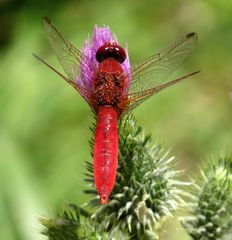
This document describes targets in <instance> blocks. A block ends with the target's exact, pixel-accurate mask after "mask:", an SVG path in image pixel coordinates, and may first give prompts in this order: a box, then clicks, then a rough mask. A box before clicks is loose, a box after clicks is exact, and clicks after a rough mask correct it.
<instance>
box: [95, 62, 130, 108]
mask: <svg viewBox="0 0 232 240" xmlns="http://www.w3.org/2000/svg"><path fill="white" fill-rule="evenodd" d="M124 89H125V74H124V71H123V68H122V66H121V64H120V63H119V62H118V61H116V60H114V59H113V58H108V59H106V60H104V61H103V62H101V63H100V64H99V67H98V69H97V72H96V77H95V79H94V96H95V103H96V104H95V108H96V111H98V108H99V107H100V106H103V105H111V106H113V107H114V108H115V109H116V110H117V111H119V105H120V102H121V99H122V94H123V92H124Z"/></svg>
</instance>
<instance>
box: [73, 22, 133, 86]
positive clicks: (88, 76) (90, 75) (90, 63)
mask: <svg viewBox="0 0 232 240" xmlns="http://www.w3.org/2000/svg"><path fill="white" fill-rule="evenodd" d="M106 42H116V43H118V41H117V38H116V36H115V35H114V34H113V33H112V32H111V31H110V28H109V27H108V26H104V27H98V26H95V27H94V31H93V37H92V40H91V41H90V40H89V39H88V40H85V43H84V47H83V49H82V54H83V60H82V62H81V64H80V78H79V79H77V82H78V83H79V84H81V86H83V87H85V88H86V89H88V90H91V89H92V86H93V79H94V74H95V72H96V69H97V68H98V62H97V60H96V52H97V50H98V48H99V47H101V46H102V45H104V44H105V43H106ZM125 51H126V60H125V61H124V62H123V63H122V67H123V69H124V71H125V73H126V75H127V76H128V77H127V79H128V81H127V85H128V87H129V81H130V78H129V76H130V62H129V56H128V51H127V46H126V48H125Z"/></svg>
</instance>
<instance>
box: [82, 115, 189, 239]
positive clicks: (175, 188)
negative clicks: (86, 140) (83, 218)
mask: <svg viewBox="0 0 232 240" xmlns="http://www.w3.org/2000/svg"><path fill="white" fill-rule="evenodd" d="M150 141H151V136H150V135H145V134H144V133H143V131H142V128H141V127H139V126H138V125H137V122H136V121H135V119H134V117H133V116H128V117H127V118H125V119H124V120H122V121H120V123H119V167H118V173H117V179H116V184H115V187H114V189H113V191H112V194H111V197H110V202H109V203H108V204H107V205H104V206H100V207H99V208H98V209H97V211H96V212H95V213H94V214H93V216H92V218H93V219H95V220H96V221H97V222H99V223H100V225H101V226H102V227H103V228H104V229H105V230H106V231H111V230H112V229H114V227H115V226H117V227H118V228H119V229H120V230H121V231H123V232H125V233H127V234H128V235H130V236H131V237H132V238H133V239H158V229H159V228H160V227H161V226H162V224H163V221H164V220H165V219H166V218H167V217H170V216H172V212H173V211H175V210H176V209H177V207H178V206H179V204H180V203H183V200H182V198H181V196H182V194H183V192H182V191H181V190H180V187H181V186H183V185H186V183H184V182H181V181H178V180H177V179H176V177H177V176H178V175H179V173H180V172H179V171H177V170H175V169H174V165H175V163H174V157H169V154H168V152H165V151H164V150H163V149H162V148H161V147H160V146H158V145H154V146H150ZM87 169H88V174H87V175H88V176H91V172H92V167H91V164H90V163H88V165H87ZM87 181H88V182H91V178H88V179H87ZM92 182H93V179H92ZM92 186H93V184H92ZM86 192H87V193H94V191H93V192H92V191H86ZM88 206H99V199H98V197H95V198H94V199H93V200H92V201H90V202H89V203H88ZM148 237H149V238H148Z"/></svg>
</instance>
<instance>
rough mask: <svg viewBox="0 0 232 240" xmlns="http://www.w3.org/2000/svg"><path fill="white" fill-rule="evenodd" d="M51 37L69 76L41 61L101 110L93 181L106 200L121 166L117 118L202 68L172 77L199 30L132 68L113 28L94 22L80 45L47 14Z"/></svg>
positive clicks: (190, 50) (98, 114)
mask: <svg viewBox="0 0 232 240" xmlns="http://www.w3.org/2000/svg"><path fill="white" fill-rule="evenodd" d="M44 27H45V31H46V34H47V37H48V40H49V42H50V44H51V46H52V48H53V50H54V52H55V54H56V56H57V58H58V59H59V61H60V63H61V65H62V67H63V69H64V71H65V73H66V76H65V75H63V74H62V73H60V72H58V71H57V70H56V69H55V68H53V67H52V66H50V65H49V64H48V63H46V62H45V61H44V60H42V59H41V58H39V57H38V56H36V55H34V56H35V57H36V58H37V59H38V60H40V61H41V62H42V63H44V64H45V65H47V66H48V67H49V68H50V69H51V70H53V71H54V72H56V73H57V74H58V75H59V76H60V77H62V78H63V79H64V80H65V81H66V82H68V83H69V84H70V85H72V86H73V87H74V88H75V89H76V90H77V91H78V92H79V93H80V95H81V96H82V97H83V98H84V99H85V100H86V101H87V103H88V104H89V105H90V107H91V108H92V109H93V110H94V112H95V113H96V115H97V125H96V132H95V139H94V181H95V185H96V189H97V191H98V194H99V196H100V200H101V203H102V204H106V203H107V200H108V197H109V195H110V193H111V191H112V189H113V186H114V182H115V179H116V171H117V165H118V129H117V121H118V119H119V118H120V117H122V116H123V115H124V114H125V113H128V112H129V111H131V110H132V109H134V108H135V107H137V106H138V105H139V104H141V103H142V102H143V101H145V100H146V99H148V98H150V97H151V96H153V95H154V94H156V93H158V92H159V91H161V90H163V89H165V88H167V87H169V86H171V85H173V84H175V83H177V82H180V81H181V80H183V79H186V78H188V77H190V76H192V75H194V74H196V73H198V71H197V72H193V73H190V74H187V75H185V76H182V77H180V78H177V79H175V80H167V79H168V77H169V76H170V75H171V73H173V72H174V71H175V70H176V69H177V68H178V67H179V66H180V65H181V64H182V62H183V61H184V60H185V59H186V58H187V57H188V56H189V55H190V54H191V53H192V51H193V50H194V48H195V46H196V44H197V34H196V33H189V34H187V35H185V36H184V37H182V38H181V39H180V40H179V41H177V42H176V43H174V44H173V45H171V46H170V47H168V48H167V49H165V50H163V51H162V52H160V53H158V54H155V55H152V56H150V57H148V58H147V59H145V60H143V61H142V62H141V63H139V64H137V65H135V66H133V67H130V64H129V58H128V53H127V49H124V48H122V47H121V46H120V45H119V44H118V42H117V40H116V37H115V36H114V35H113V34H112V33H111V32H110V30H109V28H108V27H103V28H98V27H95V32H94V36H93V40H92V43H90V42H88V41H87V42H86V43H85V46H84V48H83V49H82V51H80V50H78V49H77V48H75V47H74V46H73V45H72V44H71V43H70V42H69V41H68V40H67V39H66V38H65V37H64V36H63V34H62V33H61V32H59V31H58V30H57V29H56V28H55V27H54V25H53V24H52V23H51V21H50V20H49V19H48V18H45V19H44Z"/></svg>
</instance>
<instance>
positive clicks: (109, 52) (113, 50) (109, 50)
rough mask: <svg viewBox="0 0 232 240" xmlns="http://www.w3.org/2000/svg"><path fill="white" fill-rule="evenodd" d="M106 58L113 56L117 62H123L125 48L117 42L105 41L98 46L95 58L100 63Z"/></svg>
mask: <svg viewBox="0 0 232 240" xmlns="http://www.w3.org/2000/svg"><path fill="white" fill-rule="evenodd" d="M107 58H113V59H115V60H116V61H118V62H119V63H123V62H124V61H125V59H126V53H125V50H124V49H123V48H122V47H120V46H119V45H118V44H117V43H111V42H109V43H105V44H104V45H103V46H101V47H99V48H98V50H97V53H96V59H97V61H98V62H99V63H100V62H102V61H104V60H105V59H107Z"/></svg>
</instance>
